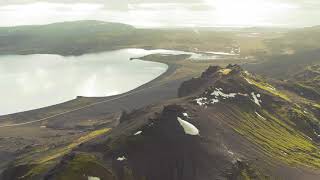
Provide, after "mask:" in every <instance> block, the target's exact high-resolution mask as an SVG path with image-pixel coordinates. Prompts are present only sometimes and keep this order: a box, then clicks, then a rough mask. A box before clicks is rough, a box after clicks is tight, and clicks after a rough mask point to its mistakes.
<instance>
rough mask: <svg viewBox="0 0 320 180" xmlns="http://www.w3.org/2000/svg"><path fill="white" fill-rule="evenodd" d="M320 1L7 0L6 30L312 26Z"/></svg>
mask: <svg viewBox="0 0 320 180" xmlns="http://www.w3.org/2000/svg"><path fill="white" fill-rule="evenodd" d="M319 8H320V3H319V2H318V1H317V0H301V1H297V0H175V1H169V0H117V1H114V0H112V1H111V0H78V1H75V0H47V1H45V2H44V1H41V0H10V1H8V0H2V1H1V2H0V17H1V21H0V26H13V25H25V24H48V23H53V22H60V21H74V20H88V19H90V20H103V21H111V22H121V23H127V24H131V25H134V26H138V27H158V26H171V27H172V26H265V25H284V26H309V25H316V24H320V20H318V19H316V18H314V17H317V16H319V15H320V12H319V11H318V9H319Z"/></svg>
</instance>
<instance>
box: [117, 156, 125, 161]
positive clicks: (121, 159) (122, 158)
mask: <svg viewBox="0 0 320 180" xmlns="http://www.w3.org/2000/svg"><path fill="white" fill-rule="evenodd" d="M126 159H127V158H126V157H124V156H122V157H118V158H117V160H118V161H124V160H126Z"/></svg>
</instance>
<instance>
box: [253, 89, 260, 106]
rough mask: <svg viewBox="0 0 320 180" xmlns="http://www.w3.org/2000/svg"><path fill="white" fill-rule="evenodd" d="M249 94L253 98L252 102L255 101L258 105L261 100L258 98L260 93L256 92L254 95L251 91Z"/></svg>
mask: <svg viewBox="0 0 320 180" xmlns="http://www.w3.org/2000/svg"><path fill="white" fill-rule="evenodd" d="M251 96H252V98H253V102H254V103H256V104H257V105H258V106H261V104H260V103H262V101H261V100H260V99H258V98H260V97H261V95H260V94H257V95H256V94H255V93H254V92H252V93H251Z"/></svg>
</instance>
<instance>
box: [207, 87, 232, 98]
mask: <svg viewBox="0 0 320 180" xmlns="http://www.w3.org/2000/svg"><path fill="white" fill-rule="evenodd" d="M222 90H223V89H222V88H219V89H218V88H216V89H215V90H214V91H213V92H212V93H211V95H212V96H215V97H223V98H234V97H236V95H237V93H229V94H225V93H223V92H222Z"/></svg>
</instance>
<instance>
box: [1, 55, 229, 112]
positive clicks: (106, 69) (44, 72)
mask: <svg viewBox="0 0 320 180" xmlns="http://www.w3.org/2000/svg"><path fill="white" fill-rule="evenodd" d="M149 54H169V55H178V54H188V55H190V58H189V59H190V60H214V59H223V58H225V56H228V53H223V54H221V53H219V52H218V53H217V52H199V53H194V52H184V51H175V50H164V49H157V50H144V49H122V50H116V51H108V52H103V53H94V54H86V55H82V56H68V57H65V56H60V55H53V54H33V55H8V56H0V84H1V86H0V99H1V101H0V115H6V114H12V113H17V112H22V111H28V110H33V109H38V108H42V107H47V106H51V105H55V104H59V103H63V102H66V101H69V100H72V99H75V98H76V97H77V96H85V97H105V96H111V95H117V94H121V93H124V92H127V91H130V90H132V89H135V88H137V87H139V86H141V85H143V84H145V83H147V82H150V81H151V80H153V79H155V78H157V77H158V76H160V75H161V74H163V73H164V72H165V71H166V70H167V69H168V66H167V65H166V64H162V63H157V62H148V61H141V60H133V61H130V58H137V57H142V56H146V55H149Z"/></svg>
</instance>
